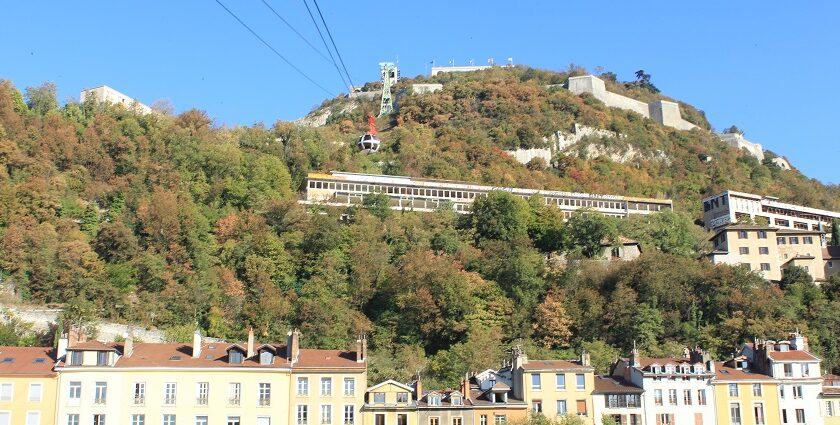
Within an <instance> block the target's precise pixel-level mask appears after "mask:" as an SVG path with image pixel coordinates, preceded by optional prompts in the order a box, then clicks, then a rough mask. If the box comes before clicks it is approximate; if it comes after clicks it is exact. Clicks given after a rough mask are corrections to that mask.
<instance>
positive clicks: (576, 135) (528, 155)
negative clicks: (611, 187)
mask: <svg viewBox="0 0 840 425" xmlns="http://www.w3.org/2000/svg"><path fill="white" fill-rule="evenodd" d="M587 136H595V137H621V138H624V137H627V136H625V135H623V134H616V133H614V132H612V131H609V130H603V129H600V128H595V127H587V126H585V125H580V124H578V123H575V124H574V126H573V127H572V131H571V132H564V131H559V130H558V131H556V132H554V134H552V135H551V137H544V138H543V140H544V141H545V142H546V143H548V147H547V148H531V149H515V150H508V151H505V153H506V154H508V155H510V156H511V157H513V158H514V159H516V160H517V161H518V162H520V163H522V164H527V163H528V162H530V161H531V160H532V159H534V158H542V159H543V160H545V163H546V164H550V163H551V160H552V158H554V156H555V155H556V154H557V153H558V152H562V151H563V150H564V149H566V148H567V147H569V146H572V145H574V144H575V143H577V142H579V141H580V140H581V139H583V138H584V137H587Z"/></svg>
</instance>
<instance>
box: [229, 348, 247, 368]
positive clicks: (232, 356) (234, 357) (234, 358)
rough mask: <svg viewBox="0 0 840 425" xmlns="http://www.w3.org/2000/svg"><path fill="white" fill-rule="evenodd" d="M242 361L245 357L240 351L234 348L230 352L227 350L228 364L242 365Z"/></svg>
mask: <svg viewBox="0 0 840 425" xmlns="http://www.w3.org/2000/svg"><path fill="white" fill-rule="evenodd" d="M244 360H245V355H244V354H243V353H242V351H240V350H238V349H236V348H231V349H230V350H228V363H230V364H242V362H243V361H244Z"/></svg>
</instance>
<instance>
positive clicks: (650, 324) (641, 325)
mask: <svg viewBox="0 0 840 425" xmlns="http://www.w3.org/2000/svg"><path fill="white" fill-rule="evenodd" d="M663 332H664V328H663V327H662V312H660V311H659V310H658V309H657V308H656V307H652V306H651V305H649V304H647V303H641V304H639V306H638V307H637V308H636V314H635V315H634V316H633V335H634V336H635V338H636V341H637V342H638V343H639V346H641V347H642V348H652V347H654V346H656V345H657V343H658V342H659V337H660V336H662V333H663Z"/></svg>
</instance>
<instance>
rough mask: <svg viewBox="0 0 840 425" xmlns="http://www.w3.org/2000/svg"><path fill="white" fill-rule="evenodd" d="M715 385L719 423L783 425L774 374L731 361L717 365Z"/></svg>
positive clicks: (777, 385)
mask: <svg viewBox="0 0 840 425" xmlns="http://www.w3.org/2000/svg"><path fill="white" fill-rule="evenodd" d="M712 385H713V386H714V391H715V411H716V412H717V417H718V423H720V424H759V425H781V422H780V420H779V382H778V381H777V380H775V379H773V378H772V377H770V376H767V375H765V374H762V373H757V372H752V371H750V370H748V369H744V368H742V367H739V365H738V362H737V361H732V362H727V363H717V364H716V365H715V377H714V379H713V380H712Z"/></svg>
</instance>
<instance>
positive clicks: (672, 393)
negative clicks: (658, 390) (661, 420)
mask: <svg viewBox="0 0 840 425" xmlns="http://www.w3.org/2000/svg"><path fill="white" fill-rule="evenodd" d="M668 404H670V405H671V406H676V405H677V390H674V389H671V390H668Z"/></svg>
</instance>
